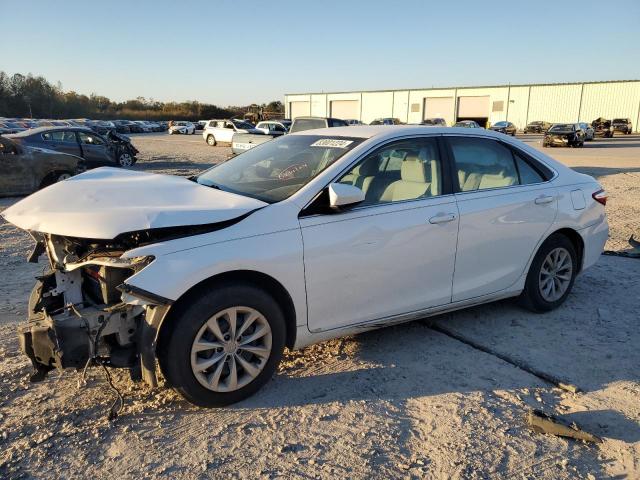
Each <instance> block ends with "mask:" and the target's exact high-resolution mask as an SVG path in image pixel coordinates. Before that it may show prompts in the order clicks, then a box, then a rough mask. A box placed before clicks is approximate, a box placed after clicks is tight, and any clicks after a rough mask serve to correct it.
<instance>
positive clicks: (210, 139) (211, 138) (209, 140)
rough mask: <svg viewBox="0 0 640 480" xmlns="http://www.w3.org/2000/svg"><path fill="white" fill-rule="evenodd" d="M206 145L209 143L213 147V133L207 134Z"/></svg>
mask: <svg viewBox="0 0 640 480" xmlns="http://www.w3.org/2000/svg"><path fill="white" fill-rule="evenodd" d="M207 145H209V146H210V147H215V146H216V137H214V136H213V135H207Z"/></svg>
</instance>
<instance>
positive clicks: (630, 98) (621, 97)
mask: <svg viewBox="0 0 640 480" xmlns="http://www.w3.org/2000/svg"><path fill="white" fill-rule="evenodd" d="M639 106H640V82H627V83H591V84H585V86H584V90H583V92H582V108H581V109H580V121H581V122H589V123H590V122H592V121H593V120H595V119H596V118H598V117H604V118H608V119H613V118H630V119H631V123H632V124H633V129H634V130H638V128H637V122H638V107H639Z"/></svg>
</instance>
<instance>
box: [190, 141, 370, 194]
mask: <svg viewBox="0 0 640 480" xmlns="http://www.w3.org/2000/svg"><path fill="white" fill-rule="evenodd" d="M362 140H363V139H362V138H350V137H336V138H333V137H324V136H320V135H286V136H284V137H280V138H278V139H275V140H271V141H269V142H266V143H263V144H261V145H259V146H257V147H254V148H252V149H251V150H248V151H246V152H244V153H242V154H241V155H238V156H237V157H235V158H233V159H231V160H229V161H227V162H225V163H221V164H220V165H217V166H215V167H213V168H211V169H209V170H207V171H205V172H203V173H202V174H201V175H199V176H198V177H197V178H196V181H197V182H198V183H199V184H201V185H206V186H209V187H213V188H219V189H221V190H225V191H229V192H233V193H238V194H240V195H245V196H247V197H252V198H257V199H259V200H262V201H265V202H268V203H274V202H279V201H282V200H284V199H286V198H288V197H290V196H291V195H293V194H294V193H295V192H297V191H298V190H299V189H300V188H302V187H303V186H304V185H306V184H307V183H309V181H311V179H313V178H314V177H315V176H316V175H318V174H319V173H320V172H321V171H323V170H324V169H325V168H327V167H328V166H329V165H331V164H332V163H333V162H335V161H336V160H337V159H338V158H340V157H342V156H343V155H344V154H345V153H347V152H348V151H350V150H351V149H353V148H354V147H355V146H356V145H358V144H360V143H361V142H362Z"/></svg>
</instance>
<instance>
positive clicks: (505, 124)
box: [495, 122, 507, 127]
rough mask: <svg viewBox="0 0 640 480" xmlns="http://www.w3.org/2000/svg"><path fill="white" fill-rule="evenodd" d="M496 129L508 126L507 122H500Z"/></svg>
mask: <svg viewBox="0 0 640 480" xmlns="http://www.w3.org/2000/svg"><path fill="white" fill-rule="evenodd" d="M495 126H496V127H506V126H507V122H498V123H496V124H495Z"/></svg>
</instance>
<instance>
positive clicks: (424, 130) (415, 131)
mask: <svg viewBox="0 0 640 480" xmlns="http://www.w3.org/2000/svg"><path fill="white" fill-rule="evenodd" d="M452 133H457V134H460V135H473V136H484V137H490V138H501V139H503V138H504V134H502V133H497V132H492V131H490V130H484V129H476V130H475V131H474V132H473V133H471V132H469V129H467V128H462V127H461V128H455V127H426V126H423V125H362V126H360V125H356V126H350V127H333V128H316V129H313V130H303V131H301V132H295V133H290V134H289V135H318V136H322V137H352V138H353V137H356V138H380V139H386V138H394V137H400V136H405V135H425V134H429V135H443V134H445V135H446V134H452Z"/></svg>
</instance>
